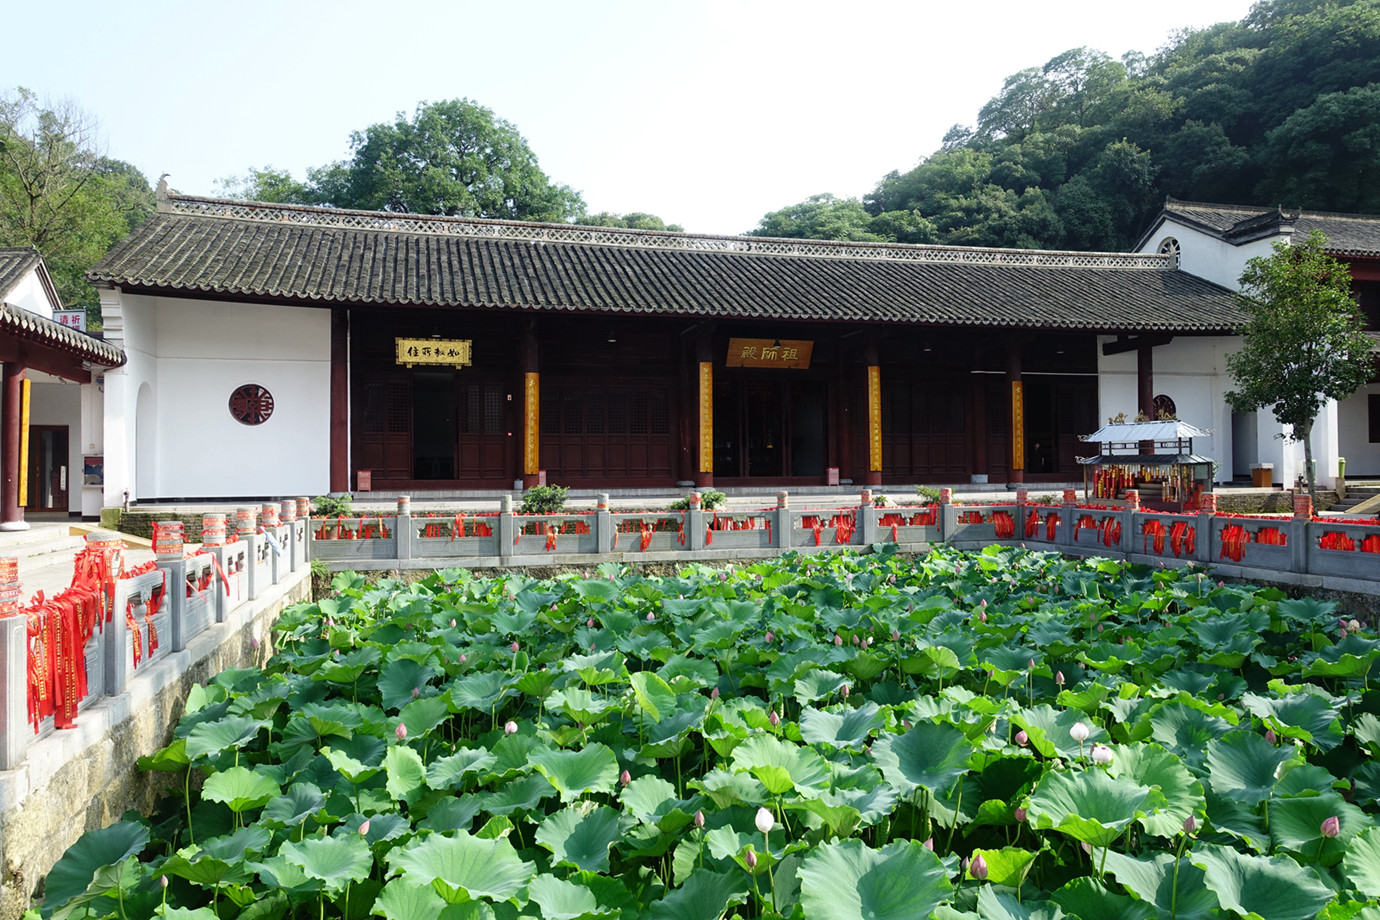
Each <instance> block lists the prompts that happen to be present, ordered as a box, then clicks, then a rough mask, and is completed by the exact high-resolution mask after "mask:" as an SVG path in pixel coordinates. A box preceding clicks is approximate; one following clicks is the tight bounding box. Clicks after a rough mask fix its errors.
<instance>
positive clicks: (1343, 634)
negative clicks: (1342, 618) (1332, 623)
mask: <svg viewBox="0 0 1380 920" xmlns="http://www.w3.org/2000/svg"><path fill="white" fill-rule="evenodd" d="M1338 638H1341V639H1345V638H1346V630H1345V629H1344V630H1342V631H1341V634H1340V635H1339V636H1338Z"/></svg>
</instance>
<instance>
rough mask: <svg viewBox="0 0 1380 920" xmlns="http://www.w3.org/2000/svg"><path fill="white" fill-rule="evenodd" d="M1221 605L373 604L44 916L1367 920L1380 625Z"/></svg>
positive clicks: (938, 563) (361, 595) (689, 572)
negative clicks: (1375, 649) (1359, 658)
mask: <svg viewBox="0 0 1380 920" xmlns="http://www.w3.org/2000/svg"><path fill="white" fill-rule="evenodd" d="M1201 575H1202V573H1201V571H1199V570H1193V569H1179V570H1175V569H1153V568H1150V567H1148V566H1137V565H1123V564H1117V565H1109V564H1108V563H1107V562H1106V561H1105V560H1098V559H1095V558H1094V559H1066V558H1062V557H1060V556H1058V555H1056V554H1043V553H1031V552H1027V551H1024V550H1021V549H1018V548H1014V547H1006V548H995V549H993V550H992V551H987V552H983V553H977V554H966V553H961V552H958V551H955V550H952V549H949V548H945V549H941V550H937V551H936V552H934V553H932V554H930V555H928V556H924V557H919V558H903V557H900V556H897V555H895V554H891V555H885V554H882V555H877V554H872V555H857V554H851V553H844V554H838V555H824V556H821V555H813V554H812V555H803V554H787V555H785V556H782V557H780V558H778V559H775V560H771V561H764V562H758V563H754V564H751V565H748V566H745V567H738V568H729V569H726V570H724V569H714V568H708V567H704V566H698V565H690V566H687V567H686V568H684V569H682V570H681V571H680V572H678V573H676V574H674V575H668V576H664V577H650V576H646V575H643V574H640V573H635V572H631V571H629V570H627V569H626V568H623V567H620V566H615V565H609V566H606V567H603V568H601V570H600V572H599V573H598V574H597V575H596V576H595V577H581V576H579V575H574V574H568V575H564V576H561V577H559V578H556V579H552V580H548V581H529V580H527V579H525V578H518V577H515V576H503V577H499V578H494V579H481V578H468V579H464V580H459V579H457V578H455V577H454V576H453V573H439V572H438V573H434V574H432V575H429V576H427V577H425V578H423V579H422V580H420V581H418V582H413V583H406V582H404V581H402V580H391V579H385V580H383V581H380V582H378V583H377V584H375V585H370V586H366V585H365V584H364V582H363V580H362V579H361V578H359V577H358V576H357V575H355V574H354V573H341V574H340V575H338V576H337V578H336V580H335V584H334V587H335V590H336V591H337V594H336V595H335V596H334V597H331V598H328V599H324V600H322V601H320V602H318V603H315V604H298V605H295V606H293V607H291V608H289V609H288V610H285V611H284V612H283V615H282V617H281V619H280V620H279V622H278V624H277V625H276V626H275V631H276V633H277V637H276V638H277V641H275V643H274V646H275V647H276V648H278V649H279V652H278V654H277V655H275V656H274V657H273V658H272V659H271V660H270V661H269V662H268V663H267V664H266V666H265V667H264V668H263V669H244V670H235V671H229V672H226V673H224V674H222V675H220V676H219V677H217V678H216V679H215V681H213V683H212V684H211V685H209V686H206V687H197V688H195V689H194V690H193V692H192V695H191V696H190V697H189V699H188V701H187V706H186V713H187V714H186V715H184V716H183V718H182V720H181V721H180V723H179V724H178V726H177V727H176V729H175V730H174V740H173V742H172V744H170V745H169V746H168V747H167V748H165V749H164V750H163V751H160V752H158V753H157V754H155V755H153V756H151V757H149V758H146V759H145V761H144V762H143V763H144V766H145V767H146V768H148V769H155V770H161V771H165V772H169V773H172V774H174V775H175V777H176V779H178V780H180V781H178V782H175V783H173V784H172V786H173V788H175V789H177V790H181V791H182V792H181V794H178V793H174V794H171V795H169V796H168V797H167V799H166V800H165V802H164V803H163V805H162V806H161V810H160V811H159V812H157V813H155V814H153V815H150V816H148V817H147V818H135V817H132V816H131V817H128V818H127V819H126V820H124V821H121V822H120V823H118V824H115V825H113V826H112V827H110V828H105V829H100V830H96V831H92V832H90V833H88V834H86V835H85V836H83V837H82V838H81V840H80V841H78V843H77V844H76V845H75V846H74V847H72V849H71V850H69V852H68V854H67V855H66V856H64V857H63V859H62V860H61V861H60V862H59V863H58V865H57V866H56V867H55V868H54V869H53V872H52V874H51V875H50V876H49V880H48V885H47V892H48V897H47V901H46V903H45V904H44V905H43V909H44V912H45V915H47V916H51V917H54V918H56V920H63V918H66V917H69V916H71V917H87V916H89V917H91V918H93V920H98V918H99V920H109V918H114V917H122V918H123V917H129V918H132V917H147V916H166V917H206V918H212V917H220V918H223V920H232V918H239V920H257V918H262V917H288V916H295V917H340V918H352V920H359V918H363V917H366V916H374V915H377V916H383V917H385V918H392V920H400V918H408V920H412V918H416V920H423V918H430V917H436V916H457V917H459V916H511V917H536V916H538V915H540V916H543V917H569V918H574V917H605V918H614V917H618V916H623V917H631V916H638V917H645V918H649V920H656V918H666V920H670V918H682V920H689V918H705V920H710V918H715V917H739V918H753V917H769V916H779V917H786V918H796V920H814V918H824V917H827V918H858V920H862V918H873V917H877V918H880V917H895V918H910V917H930V916H934V917H939V918H959V917H972V916H977V917H983V918H1008V917H1009V918H1047V920H1050V918H1057V917H1059V916H1077V917H1103V916H1117V917H1128V918H1132V920H1150V918H1154V917H1171V916H1176V917H1180V918H1185V920H1208V918H1211V917H1215V916H1219V915H1220V916H1222V917H1226V916H1228V915H1231V916H1241V917H1262V918H1263V917H1280V918H1286V917H1287V918H1300V920H1302V918H1307V917H1314V916H1324V917H1343V916H1348V917H1350V916H1356V917H1364V916H1366V915H1365V914H1364V913H1362V914H1357V913H1356V912H1355V910H1354V909H1352V908H1351V907H1350V906H1349V905H1353V904H1356V905H1359V904H1360V903H1362V902H1365V901H1366V900H1367V899H1373V898H1374V897H1375V896H1376V895H1377V892H1380V836H1377V834H1380V800H1377V797H1376V790H1377V788H1380V773H1377V770H1376V768H1375V765H1374V763H1373V762H1372V760H1371V757H1370V756H1369V755H1370V751H1369V745H1370V744H1371V743H1372V742H1373V739H1374V735H1375V727H1374V725H1372V724H1370V723H1373V722H1374V712H1376V711H1380V701H1377V696H1376V691H1374V690H1373V689H1371V688H1370V687H1369V682H1368V675H1367V674H1366V673H1364V672H1359V671H1353V670H1350V669H1348V670H1346V671H1345V672H1344V673H1340V674H1327V675H1324V676H1320V677H1309V676H1308V675H1310V674H1311V673H1313V672H1314V671H1315V670H1316V665H1317V662H1319V661H1324V662H1335V661H1338V660H1340V659H1341V658H1342V657H1343V654H1345V655H1352V653H1353V652H1356V651H1360V650H1362V648H1363V647H1365V646H1368V645H1369V644H1372V643H1375V642H1376V641H1377V640H1376V639H1375V638H1374V634H1373V628H1372V627H1370V626H1366V627H1363V628H1361V629H1360V630H1356V629H1354V628H1353V629H1351V630H1349V635H1348V636H1347V637H1346V638H1344V639H1341V638H1340V637H1338V640H1337V641H1333V637H1334V636H1335V634H1336V632H1337V627H1336V614H1335V609H1334V606H1333V605H1331V604H1327V603H1321V602H1315V601H1302V600H1293V601H1289V600H1282V599H1281V594H1280V592H1278V591H1275V590H1273V589H1271V590H1259V589H1254V588H1250V587H1245V586H1238V585H1233V586H1227V585H1220V584H1217V583H1215V582H1214V581H1213V580H1211V579H1205V578H1202V577H1200V576H1201ZM649 614H650V616H649ZM1358 634H1359V635H1358ZM1223 636H1228V637H1239V645H1240V647H1241V653H1240V656H1239V658H1238V659H1237V660H1235V661H1233V662H1232V663H1230V664H1224V663H1222V662H1221V661H1220V660H1219V659H1220V656H1219V654H1218V652H1219V651H1220V646H1221V645H1222V644H1223V641H1224V640H1223ZM836 637H837V639H836ZM515 639H516V640H517V641H518V642H519V649H518V650H514V649H513V648H512V642H513V641H514V640H515ZM1339 649H1340V650H1343V653H1339V651H1338V650H1339ZM1113 656H1116V658H1117V662H1118V663H1117V665H1116V666H1115V667H1107V668H1106V669H1105V670H1104V669H1103V668H1102V667H1099V665H1108V664H1109V663H1110V662H1111V661H1112V658H1113ZM1353 657H1355V656H1353ZM1057 675H1062V678H1061V679H1058V680H1056V676H1057ZM1343 713H1346V716H1347V717H1346V718H1345V719H1343V718H1342V714H1343ZM1358 713H1359V716H1357V714H1358ZM1364 717H1370V718H1369V719H1367V718H1364ZM1080 725H1081V726H1082V727H1081V728H1080V727H1079V726H1080ZM400 726H401V727H400ZM1083 728H1086V729H1087V732H1086V736H1085V735H1084V732H1083ZM1267 732H1268V733H1267ZM1080 738H1082V740H1081V741H1080V740H1079V739H1080ZM1295 739H1296V740H1297V742H1298V743H1294V741H1295ZM1094 745H1096V746H1097V747H1096V748H1094ZM184 796H185V798H184ZM768 817H769V818H770V821H768V820H767V818H768ZM1333 818H1336V819H1337V824H1336V826H1335V828H1334V826H1333V823H1332V820H1331V819H1333ZM1190 819H1191V820H1190ZM1186 826H1187V827H1188V830H1187V832H1186V831H1185V827H1186ZM764 828H765V829H764ZM1334 829H1335V831H1336V833H1333V830H1334ZM1083 844H1087V845H1088V848H1089V850H1090V851H1091V852H1088V851H1086V850H1084V848H1083ZM978 856H981V857H982V861H983V863H985V864H986V871H985V872H984V871H983V870H982V869H981V864H979V863H978V862H977V857H978ZM161 878H167V879H168V880H169V884H168V885H167V887H166V888H164V887H163V886H162V884H161V883H160V881H159V880H160V879H161ZM164 899H166V906H163V904H164ZM974 909H975V910H976V913H974Z"/></svg>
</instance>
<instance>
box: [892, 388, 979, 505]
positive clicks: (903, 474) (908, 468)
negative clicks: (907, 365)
mask: <svg viewBox="0 0 1380 920" xmlns="http://www.w3.org/2000/svg"><path fill="white" fill-rule="evenodd" d="M967 395H968V394H967V393H966V391H965V387H964V386H963V385H962V384H961V383H955V382H953V381H948V380H915V379H906V378H904V377H901V378H899V379H896V380H895V382H894V383H892V382H889V381H888V380H887V379H886V377H885V376H883V379H882V470H883V475H885V476H886V477H887V478H888V479H891V480H896V481H906V480H908V479H915V480H921V481H923V480H927V479H937V480H946V481H948V480H953V479H954V478H955V477H963V478H966V477H967V474H968V472H969V457H968V420H967V402H968V399H967Z"/></svg>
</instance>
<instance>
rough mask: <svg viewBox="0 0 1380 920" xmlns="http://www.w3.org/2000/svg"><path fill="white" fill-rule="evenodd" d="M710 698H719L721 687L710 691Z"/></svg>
mask: <svg viewBox="0 0 1380 920" xmlns="http://www.w3.org/2000/svg"><path fill="white" fill-rule="evenodd" d="M709 698H710V699H711V700H717V699H718V698H719V688H718V687H715V688H714V689H712V690H710V691H709Z"/></svg>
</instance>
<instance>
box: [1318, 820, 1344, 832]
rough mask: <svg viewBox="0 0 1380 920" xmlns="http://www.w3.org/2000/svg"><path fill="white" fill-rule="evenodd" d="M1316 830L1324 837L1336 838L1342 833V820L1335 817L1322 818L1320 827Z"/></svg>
mask: <svg viewBox="0 0 1380 920" xmlns="http://www.w3.org/2000/svg"><path fill="white" fill-rule="evenodd" d="M1318 830H1319V832H1320V833H1321V834H1322V835H1323V836H1324V837H1336V836H1337V835H1338V834H1340V833H1341V832H1342V819H1341V818H1339V817H1337V816H1336V815H1332V816H1331V817H1328V818H1323V823H1322V826H1321V827H1319V828H1318Z"/></svg>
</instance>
